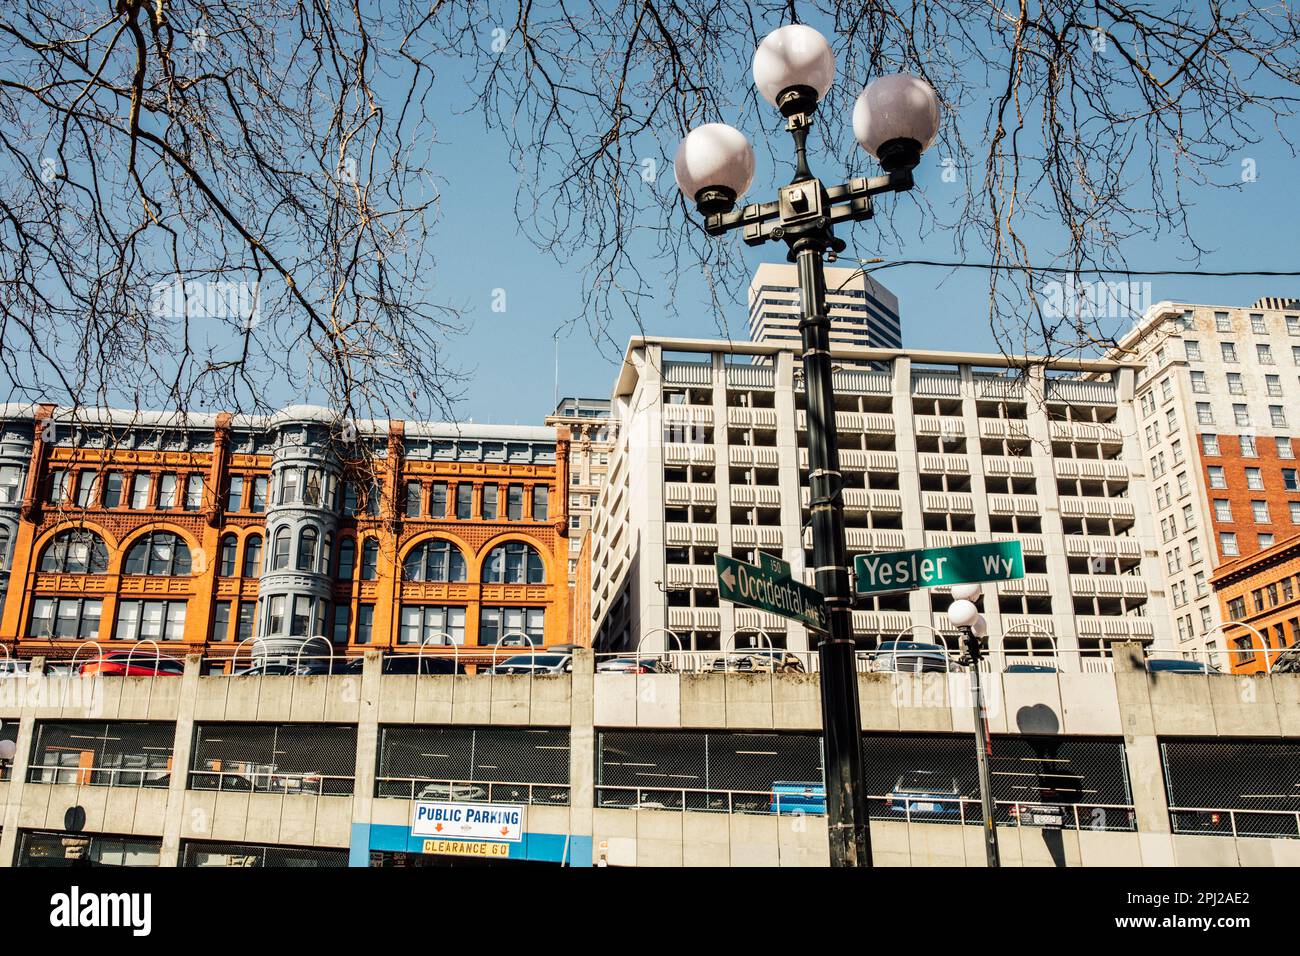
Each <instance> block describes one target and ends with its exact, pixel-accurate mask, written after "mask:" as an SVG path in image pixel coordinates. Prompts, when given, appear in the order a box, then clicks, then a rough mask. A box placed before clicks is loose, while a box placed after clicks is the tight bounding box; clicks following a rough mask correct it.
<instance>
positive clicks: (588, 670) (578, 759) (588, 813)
mask: <svg viewBox="0 0 1300 956" xmlns="http://www.w3.org/2000/svg"><path fill="white" fill-rule="evenodd" d="M595 670H596V665H595V657H594V656H593V654H592V652H591V651H590V650H588V649H586V648H579V649H578V650H576V651H574V653H573V674H572V688H573V689H572V692H571V695H570V699H569V707H570V710H569V715H570V716H569V847H568V854H567V855H568V864H569V865H570V866H591V865H592V863H593V862H594V857H593V854H592V835H593V833H594V831H595V819H594V807H595V800H596V731H595V727H594V725H593V722H594V720H595V703H594V690H595Z"/></svg>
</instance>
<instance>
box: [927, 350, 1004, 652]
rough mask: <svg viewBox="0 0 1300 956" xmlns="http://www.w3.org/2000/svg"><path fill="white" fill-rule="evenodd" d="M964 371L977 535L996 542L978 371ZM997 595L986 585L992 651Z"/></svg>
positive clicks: (997, 632) (998, 620) (996, 641)
mask: <svg viewBox="0 0 1300 956" xmlns="http://www.w3.org/2000/svg"><path fill="white" fill-rule="evenodd" d="M960 372H961V395H962V403H961V415H962V423H963V424H964V426H965V429H966V460H967V461H969V462H970V492H971V500H972V501H973V502H974V503H975V533H976V534H977V535H979V540H980V541H992V540H993V532H992V530H991V528H990V514H989V491H988V481H987V480H986V478H985V471H984V449H983V447H982V444H981V442H980V419H979V410H978V408H977V407H976V403H977V402H978V401H979V393H978V392H977V391H976V382H975V371H974V369H972V368H971V366H969V365H963V366H961V370H960ZM997 593H998V591H997V585H996V584H986V585H984V600H983V601H982V602H981V603H980V610H981V611H982V612H983V614H984V619H985V620H986V621H988V625H989V636H988V648H989V650H991V651H993V650H1000V649H1001V648H1002V631H1003V625H1002V613H1001V611H999V610H998V597H997ZM935 616H936V617H938V615H935ZM931 623H934V622H933V621H932V622H931ZM945 623H947V622H946V621H945Z"/></svg>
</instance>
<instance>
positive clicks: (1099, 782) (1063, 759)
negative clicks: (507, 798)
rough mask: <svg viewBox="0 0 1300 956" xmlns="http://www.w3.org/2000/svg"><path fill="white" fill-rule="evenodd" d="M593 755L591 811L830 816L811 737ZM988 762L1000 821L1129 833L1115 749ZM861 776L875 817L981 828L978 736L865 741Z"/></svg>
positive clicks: (614, 740)
mask: <svg viewBox="0 0 1300 956" xmlns="http://www.w3.org/2000/svg"><path fill="white" fill-rule="evenodd" d="M597 747H598V755H597V767H596V774H597V776H596V804H597V806H602V807H624V808H634V809H652V810H699V811H711V812H719V813H762V814H784V813H805V814H824V813H825V812H826V796H825V784H824V774H823V772H822V759H821V739H820V737H818V736H817V735H814V734H799V733H753V734H747V733H694V732H679V731H662V732H658V731H602V732H601V733H600V734H599V736H598V743H597ZM991 760H992V763H991V767H992V778H993V795H994V799H995V801H996V812H997V816H996V819H997V820H998V821H999V822H1001V823H1004V824H1011V825H1015V824H1020V825H1040V826H1065V827H1070V828H1080V827H1088V828H1094V829H1107V830H1132V829H1134V827H1135V820H1134V814H1133V800H1132V793H1131V790H1130V787H1129V778H1128V770H1127V765H1126V761H1125V758H1124V748H1123V744H1122V742H1121V741H1118V740H1095V739H1079V738H1072V739H1066V738H1062V737H997V738H994V742H993V755H992V758H991ZM863 772H864V779H865V782H866V786H867V794H868V799H869V807H870V812H871V816H872V817H873V818H875V819H879V820H894V819H902V820H915V821H918V822H936V823H971V824H979V823H980V822H981V809H980V800H979V781H978V773H977V768H976V762H975V743H974V738H973V737H969V736H966V735H960V734H873V735H868V736H866V737H865V738H864V740H863Z"/></svg>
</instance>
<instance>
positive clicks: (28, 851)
mask: <svg viewBox="0 0 1300 956" xmlns="http://www.w3.org/2000/svg"><path fill="white" fill-rule="evenodd" d="M161 859H162V840H161V839H158V838H156V837H154V838H150V837H135V836H114V835H112V834H106V833H85V834H80V833H79V834H71V833H60V832H52V831H47V830H23V831H21V832H20V833H19V834H18V866H158V864H159V862H160V860H161Z"/></svg>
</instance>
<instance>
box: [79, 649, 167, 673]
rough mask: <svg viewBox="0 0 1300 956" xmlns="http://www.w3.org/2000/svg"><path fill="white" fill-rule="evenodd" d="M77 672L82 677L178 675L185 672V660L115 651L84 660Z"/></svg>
mask: <svg viewBox="0 0 1300 956" xmlns="http://www.w3.org/2000/svg"><path fill="white" fill-rule="evenodd" d="M78 673H79V674H81V675H82V676H83V677H85V676H86V675H88V674H101V675H103V676H104V677H180V676H181V675H182V674H183V673H185V662H184V661H178V660H176V659H175V658H172V657H154V656H152V655H142V654H131V653H129V652H127V651H115V652H113V653H112V654H105V655H104V656H103V657H102V658H100V659H98V660H89V661H86V662H85V663H84V664H82V665H81V667H80V668H79V669H78Z"/></svg>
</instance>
